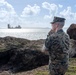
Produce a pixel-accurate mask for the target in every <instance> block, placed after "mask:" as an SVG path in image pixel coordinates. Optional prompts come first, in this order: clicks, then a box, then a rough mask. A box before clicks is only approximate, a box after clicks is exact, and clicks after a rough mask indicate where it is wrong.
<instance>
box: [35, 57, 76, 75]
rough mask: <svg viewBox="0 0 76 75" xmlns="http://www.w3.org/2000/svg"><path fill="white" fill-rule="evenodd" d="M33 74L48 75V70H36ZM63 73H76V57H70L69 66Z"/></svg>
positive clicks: (70, 74) (68, 74) (73, 74)
mask: <svg viewBox="0 0 76 75" xmlns="http://www.w3.org/2000/svg"><path fill="white" fill-rule="evenodd" d="M35 75H49V72H48V71H47V70H46V71H36V73H35ZM65 75H76V58H70V60H69V68H68V71H67V72H66V74H65Z"/></svg>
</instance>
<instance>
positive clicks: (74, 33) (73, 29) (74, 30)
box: [67, 24, 76, 40]
mask: <svg viewBox="0 0 76 75" xmlns="http://www.w3.org/2000/svg"><path fill="white" fill-rule="evenodd" d="M67 33H68V34H69V36H70V39H74V40H76V24H71V25H70V27H69V28H68V29H67Z"/></svg>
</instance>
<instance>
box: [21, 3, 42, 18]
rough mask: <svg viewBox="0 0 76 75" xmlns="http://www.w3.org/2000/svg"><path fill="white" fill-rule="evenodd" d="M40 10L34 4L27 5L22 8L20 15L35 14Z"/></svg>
mask: <svg viewBox="0 0 76 75" xmlns="http://www.w3.org/2000/svg"><path fill="white" fill-rule="evenodd" d="M39 12H40V7H39V6H38V5H36V4H34V6H30V5H27V7H25V8H24V10H23V12H22V15H21V17H27V16H29V15H37V14H38V13H39Z"/></svg>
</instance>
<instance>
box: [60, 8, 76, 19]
mask: <svg viewBox="0 0 76 75" xmlns="http://www.w3.org/2000/svg"><path fill="white" fill-rule="evenodd" d="M60 15H61V16H62V17H65V18H67V19H71V18H72V19H74V17H75V13H74V12H72V8H71V7H67V8H66V9H64V10H63V11H61V12H60Z"/></svg>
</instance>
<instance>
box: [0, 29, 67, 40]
mask: <svg viewBox="0 0 76 75" xmlns="http://www.w3.org/2000/svg"><path fill="white" fill-rule="evenodd" d="M64 30H65V31H66V29H64ZM49 31H50V29H48V28H46V29H0V37H5V36H13V37H18V38H25V39H29V40H37V39H45V38H46V37H47V34H48V32H49Z"/></svg>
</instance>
